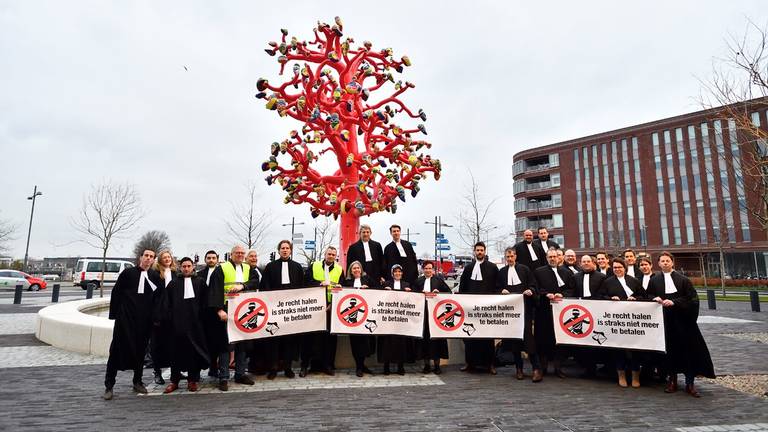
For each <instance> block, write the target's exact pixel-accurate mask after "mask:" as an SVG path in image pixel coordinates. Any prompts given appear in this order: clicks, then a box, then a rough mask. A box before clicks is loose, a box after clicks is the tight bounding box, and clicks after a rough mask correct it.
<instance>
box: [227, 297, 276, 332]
mask: <svg viewBox="0 0 768 432" xmlns="http://www.w3.org/2000/svg"><path fill="white" fill-rule="evenodd" d="M244 308H247V309H248V310H243V309H244ZM268 318H269V309H267V305H266V304H265V303H264V302H263V301H262V300H261V299H258V298H256V297H252V298H249V299H245V300H243V301H242V302H240V305H238V306H237V309H235V326H236V327H237V329H238V330H240V331H241V332H244V333H256V332H257V331H259V330H261V329H262V328H264V326H265V325H266V324H267V319H268Z"/></svg>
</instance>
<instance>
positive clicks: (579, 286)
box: [563, 255, 610, 378]
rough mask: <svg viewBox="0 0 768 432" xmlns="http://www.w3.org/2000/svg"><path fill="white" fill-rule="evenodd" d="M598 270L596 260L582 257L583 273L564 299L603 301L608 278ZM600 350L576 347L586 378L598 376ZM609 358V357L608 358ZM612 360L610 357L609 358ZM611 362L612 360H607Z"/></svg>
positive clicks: (585, 256)
mask: <svg viewBox="0 0 768 432" xmlns="http://www.w3.org/2000/svg"><path fill="white" fill-rule="evenodd" d="M596 270H597V264H596V262H595V259H594V258H593V257H592V256H590V255H582V256H581V271H579V272H578V273H576V274H575V275H574V276H573V278H574V284H573V285H572V287H571V288H570V289H568V288H566V289H565V290H564V291H563V296H564V297H575V298H581V299H586V300H602V299H603V294H602V289H603V282H604V281H605V279H606V277H605V275H604V274H602V273H600V272H599V271H596ZM601 351H602V350H600V349H599V348H592V347H575V348H573V352H574V354H575V357H576V358H577V360H578V362H579V363H580V364H581V365H582V366H583V367H584V374H583V377H584V378H592V377H595V376H596V375H597V363H598V359H599V358H600V357H601V355H600V352H601ZM606 357H609V356H606ZM609 358H610V357H609ZM607 361H608V362H610V359H608V360H607Z"/></svg>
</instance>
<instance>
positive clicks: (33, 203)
mask: <svg viewBox="0 0 768 432" xmlns="http://www.w3.org/2000/svg"><path fill="white" fill-rule="evenodd" d="M42 194H43V193H42V192H38V190H37V185H35V190H34V191H33V192H32V196H30V197H27V199H28V200H32V211H31V212H30V214H29V230H28V231H27V247H26V249H25V250H24V266H23V267H22V268H23V269H24V271H27V260H28V259H29V239H30V237H31V236H32V218H33V217H35V200H36V199H37V197H39V196H40V195H42Z"/></svg>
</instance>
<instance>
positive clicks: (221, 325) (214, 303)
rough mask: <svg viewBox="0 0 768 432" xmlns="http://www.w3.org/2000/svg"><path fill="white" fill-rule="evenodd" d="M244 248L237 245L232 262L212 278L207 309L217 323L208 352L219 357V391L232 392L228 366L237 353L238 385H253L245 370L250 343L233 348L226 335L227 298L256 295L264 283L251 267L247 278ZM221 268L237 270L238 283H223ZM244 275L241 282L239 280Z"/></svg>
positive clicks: (212, 331)
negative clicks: (246, 292) (252, 293)
mask: <svg viewBox="0 0 768 432" xmlns="http://www.w3.org/2000/svg"><path fill="white" fill-rule="evenodd" d="M244 261H245V248H244V247H243V246H241V245H237V246H235V247H233V248H232V251H231V252H230V254H229V260H228V261H225V262H223V263H222V264H221V265H219V266H218V267H216V269H215V270H214V271H213V273H212V274H211V279H210V283H209V287H208V309H209V313H213V314H216V316H217V317H218V321H215V322H212V323H210V324H211V326H212V327H211V330H210V334H212V335H214V337H213V338H212V340H211V341H210V344H211V345H209V346H208V350H209V352H210V353H211V355H215V356H217V357H218V364H219V372H218V377H219V390H221V391H228V390H229V363H230V360H229V359H230V356H231V354H230V353H232V352H234V357H235V382H236V383H238V384H245V385H253V384H254V381H253V379H251V378H250V377H249V376H248V375H247V374H246V373H245V369H246V366H247V361H248V350H249V348H250V346H249V341H241V342H237V343H234V344H230V343H229V335H228V333H227V320H228V318H229V317H228V315H227V308H228V306H229V302H228V301H227V296H228V295H235V294H237V293H239V292H244V291H253V290H255V289H258V287H259V284H260V282H261V280H260V278H259V273H258V271H257V270H256V268H254V267H250V266H248V271H247V274H245V273H246V271H245V268H246V266H247V264H245V262H244ZM222 266H226V267H227V268H230V266H231V268H232V269H234V270H233V271H235V272H236V273H235V274H236V280H235V281H225V280H224V270H223V268H222ZM240 275H242V281H241V280H239V277H240Z"/></svg>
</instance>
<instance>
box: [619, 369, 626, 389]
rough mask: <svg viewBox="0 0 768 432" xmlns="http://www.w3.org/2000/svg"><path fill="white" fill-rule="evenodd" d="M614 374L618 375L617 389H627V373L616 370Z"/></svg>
mask: <svg viewBox="0 0 768 432" xmlns="http://www.w3.org/2000/svg"><path fill="white" fill-rule="evenodd" d="M616 373H617V374H618V375H619V387H623V388H626V387H627V372H626V371H623V370H618V371H616Z"/></svg>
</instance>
